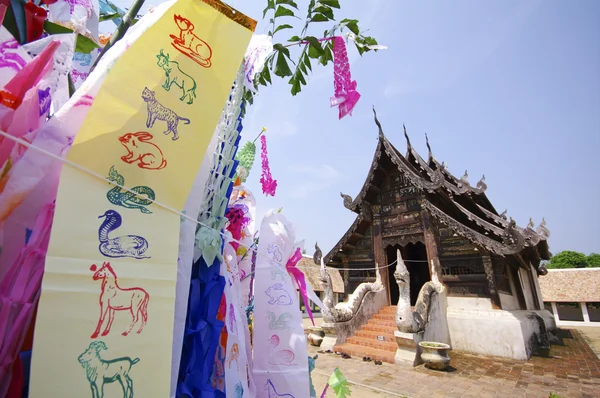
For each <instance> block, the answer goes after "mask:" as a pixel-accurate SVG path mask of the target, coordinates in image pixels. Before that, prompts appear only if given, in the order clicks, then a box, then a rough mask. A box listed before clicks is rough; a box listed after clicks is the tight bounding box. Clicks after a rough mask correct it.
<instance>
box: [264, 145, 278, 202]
mask: <svg viewBox="0 0 600 398" xmlns="http://www.w3.org/2000/svg"><path fill="white" fill-rule="evenodd" d="M260 144H261V154H260V158H261V161H262V175H261V177H260V183H261V184H262V190H263V193H264V194H265V195H267V196H269V195H271V196H275V190H276V189H277V180H274V179H273V177H272V176H271V170H269V159H268V158H267V137H265V136H264V135H262V136H261V137H260Z"/></svg>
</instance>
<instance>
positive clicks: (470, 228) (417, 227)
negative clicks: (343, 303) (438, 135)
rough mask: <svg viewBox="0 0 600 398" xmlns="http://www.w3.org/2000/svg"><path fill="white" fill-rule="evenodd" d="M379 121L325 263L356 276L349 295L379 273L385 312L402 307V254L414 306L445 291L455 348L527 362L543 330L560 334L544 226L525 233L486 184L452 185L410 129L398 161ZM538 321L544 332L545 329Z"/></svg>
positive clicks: (348, 283)
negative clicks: (548, 294) (398, 270)
mask: <svg viewBox="0 0 600 398" xmlns="http://www.w3.org/2000/svg"><path fill="white" fill-rule="evenodd" d="M375 123H376V124H377V126H378V128H379V142H378V144H377V148H376V150H375V155H374V156H373V161H372V163H371V167H370V170H369V173H368V175H367V178H366V180H365V182H364V185H363V187H362V189H361V190H360V192H359V193H358V195H356V197H355V198H354V199H352V198H351V197H350V196H348V195H345V194H341V196H342V198H343V204H344V206H345V207H346V208H347V209H348V210H350V211H352V212H354V213H356V219H355V221H354V222H353V223H352V225H351V226H350V228H349V229H348V231H347V232H346V233H345V234H344V235H343V236H342V237H341V239H340V240H339V242H338V243H337V244H336V245H335V246H334V247H333V249H331V251H330V252H329V253H328V254H326V255H325V257H324V261H325V264H326V265H327V266H328V267H333V268H344V269H352V268H356V269H359V270H357V271H341V274H342V277H343V280H344V284H345V291H346V292H347V293H350V292H353V291H354V290H355V289H356V288H357V286H358V285H359V284H361V283H363V282H373V281H375V276H376V275H375V271H374V270H373V271H364V269H365V268H367V269H368V268H371V269H373V268H374V267H375V266H376V265H377V266H378V267H379V269H380V273H381V281H382V283H383V286H384V287H385V289H386V291H387V293H386V294H387V297H386V302H387V305H396V304H397V303H398V300H399V298H400V297H399V286H398V284H397V283H396V281H395V279H394V271H395V264H396V260H397V253H398V250H399V252H400V253H401V257H402V259H403V261H404V264H405V265H406V268H407V269H408V272H409V273H410V305H412V306H414V305H415V303H416V301H417V296H418V294H419V291H420V290H421V287H422V286H423V285H424V284H425V283H426V282H428V281H432V280H433V281H436V282H439V283H441V284H443V285H444V287H445V290H446V293H447V300H446V301H447V310H446V316H447V325H448V330H449V335H450V336H449V337H450V343H451V345H452V347H453V348H454V349H460V350H466V351H471V352H475V353H480V354H488V355H498V356H505V357H512V358H518V359H526V358H528V357H529V356H530V355H531V352H532V345H533V343H532V341H534V340H536V339H538V340H539V339H540V336H539V331H540V328H541V329H544V327H548V328H549V329H550V328H553V327H554V325H553V317H552V315H551V314H550V313H548V311H546V310H544V303H543V301H542V294H541V289H540V285H539V282H538V275H545V274H546V273H547V270H546V269H545V267H544V263H545V260H548V259H549V258H550V256H551V254H550V252H549V249H548V243H547V238H548V237H549V235H550V233H549V231H548V229H547V228H546V227H545V224H546V222H545V220H542V221H541V223H540V225H539V226H538V227H537V229H534V228H535V227H534V224H533V222H531V220H530V223H529V224H528V225H527V226H526V227H524V228H522V227H519V226H517V225H516V223H515V221H514V220H513V219H512V218H509V217H507V215H506V211H504V212H502V213H499V212H498V211H497V210H496V209H495V208H494V206H493V205H492V203H491V202H490V200H489V199H488V197H487V196H486V194H485V191H486V188H487V186H486V184H485V182H484V180H485V177H482V178H481V180H479V182H477V184H476V185H475V186H472V185H471V184H470V183H469V181H468V175H467V172H466V171H465V174H464V176H462V177H461V178H457V177H455V176H454V175H452V174H451V173H450V172H449V171H448V170H447V169H446V168H445V166H444V163H440V162H439V161H438V160H436V158H435V157H434V156H433V153H432V151H431V147H430V145H429V142H427V148H428V149H429V154H428V157H427V159H424V158H422V157H421V156H420V155H419V154H418V153H417V152H416V151H415V149H414V148H413V147H412V145H411V142H410V139H409V137H408V135H407V133H406V128H405V129H404V135H405V138H406V142H407V148H406V152H405V153H404V154H402V153H400V151H399V150H398V149H396V148H395V147H394V146H393V145H392V144H391V143H390V141H388V139H387V137H386V136H385V135H384V133H383V130H382V128H381V125H380V123H379V121H378V120H377V117H376V116H375ZM541 319H543V322H542V323H544V322H545V325H542V326H539V325H538V324H539V323H540V322H541ZM534 329H536V330H538V333H537V334H536V332H535V331H534ZM544 332H545V330H544ZM515 336H517V337H515ZM380 340H381V339H380ZM494 345H496V347H491V346H494Z"/></svg>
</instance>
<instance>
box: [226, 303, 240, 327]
mask: <svg viewBox="0 0 600 398" xmlns="http://www.w3.org/2000/svg"><path fill="white" fill-rule="evenodd" d="M233 311H234V308H233V304H229V330H228V332H229V333H231V334H237V333H238V330H237V322H236V320H235V313H234V312H233Z"/></svg>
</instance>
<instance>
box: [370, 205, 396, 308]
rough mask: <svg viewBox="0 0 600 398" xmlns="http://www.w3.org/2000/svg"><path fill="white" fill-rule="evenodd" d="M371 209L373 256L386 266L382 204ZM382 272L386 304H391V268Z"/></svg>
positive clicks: (381, 270)
mask: <svg viewBox="0 0 600 398" xmlns="http://www.w3.org/2000/svg"><path fill="white" fill-rule="evenodd" d="M371 209H372V211H373V224H372V228H373V230H372V234H371V235H372V236H373V257H374V259H375V263H376V264H377V265H379V267H385V266H386V265H387V258H386V257H387V256H386V255H385V247H383V237H382V236H381V233H382V229H383V226H382V225H381V214H380V210H381V206H380V205H372V206H371ZM380 274H381V283H382V284H383V287H385V290H386V291H387V294H386V298H387V299H386V301H387V304H386V305H390V302H391V299H390V285H389V280H390V277H389V268H385V269H380Z"/></svg>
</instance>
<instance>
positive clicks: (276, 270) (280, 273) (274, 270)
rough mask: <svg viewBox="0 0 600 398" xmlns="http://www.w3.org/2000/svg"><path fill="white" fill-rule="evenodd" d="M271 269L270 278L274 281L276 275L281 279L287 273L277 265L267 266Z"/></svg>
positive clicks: (283, 278)
mask: <svg viewBox="0 0 600 398" xmlns="http://www.w3.org/2000/svg"><path fill="white" fill-rule="evenodd" d="M269 268H270V270H271V280H272V281H274V280H276V279H277V276H279V277H280V278H281V280H282V281H284V280H285V277H286V275H287V273H286V272H285V271H284V270H283V268H282V267H281V266H279V265H272V266H271V267H269Z"/></svg>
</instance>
